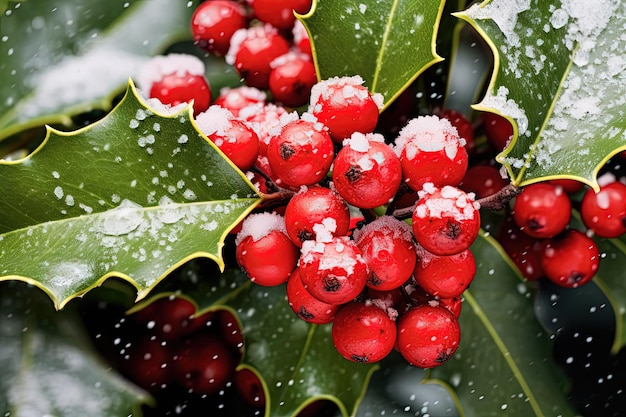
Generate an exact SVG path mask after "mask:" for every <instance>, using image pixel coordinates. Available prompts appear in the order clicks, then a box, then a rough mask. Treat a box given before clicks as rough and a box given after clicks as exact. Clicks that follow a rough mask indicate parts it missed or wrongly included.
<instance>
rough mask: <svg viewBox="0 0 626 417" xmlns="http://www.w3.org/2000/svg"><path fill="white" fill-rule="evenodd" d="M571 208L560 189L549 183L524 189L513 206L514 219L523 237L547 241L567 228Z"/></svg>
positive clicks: (532, 185) (566, 196)
mask: <svg viewBox="0 0 626 417" xmlns="http://www.w3.org/2000/svg"><path fill="white" fill-rule="evenodd" d="M571 211H572V205H571V203H570V199H569V196H568V195H567V193H565V192H564V191H563V189H562V188H560V187H558V186H555V185H552V184H549V183H545V182H543V183H535V184H531V185H527V186H526V187H524V189H523V190H522V192H521V193H520V194H519V195H518V196H517V197H516V198H515V202H514V203H513V219H514V220H515V223H517V225H518V226H519V227H520V228H521V230H522V231H524V233H527V234H528V235H530V236H532V237H536V238H550V237H553V236H556V235H557V234H559V233H561V232H562V231H563V230H564V229H565V226H567V225H568V224H569V220H570V217H571Z"/></svg>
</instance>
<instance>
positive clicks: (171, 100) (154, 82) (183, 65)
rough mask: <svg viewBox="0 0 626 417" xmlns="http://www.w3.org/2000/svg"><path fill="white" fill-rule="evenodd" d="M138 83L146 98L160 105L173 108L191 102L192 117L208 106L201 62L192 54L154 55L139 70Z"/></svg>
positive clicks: (206, 83) (205, 82)
mask: <svg viewBox="0 0 626 417" xmlns="http://www.w3.org/2000/svg"><path fill="white" fill-rule="evenodd" d="M138 82H139V87H140V89H141V90H142V91H145V92H146V94H148V97H150V98H156V99H158V100H159V101H161V103H163V104H168V105H171V106H177V105H179V104H182V103H190V102H192V101H193V109H194V114H198V113H201V112H203V111H205V110H206V109H208V108H209V105H210V104H211V88H210V87H209V83H208V81H207V79H206V78H205V75H204V63H203V62H202V61H201V60H200V59H199V58H197V57H195V56H193V55H188V54H169V55H163V56H156V57H154V58H152V59H151V60H149V61H148V62H147V63H146V64H145V65H144V66H143V67H142V68H141V72H140V74H139V76H138Z"/></svg>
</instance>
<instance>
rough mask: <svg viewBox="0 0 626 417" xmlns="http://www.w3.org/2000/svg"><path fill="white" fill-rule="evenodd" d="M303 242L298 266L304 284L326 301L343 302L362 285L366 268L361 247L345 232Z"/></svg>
mask: <svg viewBox="0 0 626 417" xmlns="http://www.w3.org/2000/svg"><path fill="white" fill-rule="evenodd" d="M325 237H326V238H327V239H325V241H323V242H322V241H319V239H320V236H319V234H318V236H317V238H318V241H313V240H307V241H305V242H304V243H303V244H302V254H301V256H300V261H299V268H300V277H301V279H302V284H304V287H305V288H306V289H307V291H309V292H310V293H311V295H313V296H314V297H315V298H317V299H319V300H320V301H323V302H325V303H327V304H333V305H338V304H345V303H347V302H348V301H351V300H352V299H354V298H355V297H356V296H357V295H359V294H360V293H361V291H363V289H364V288H365V281H366V280H367V277H368V274H369V271H368V269H367V264H366V263H365V260H364V259H363V257H362V255H361V251H360V250H359V248H358V247H357V246H356V245H355V244H354V242H353V241H352V240H350V239H349V238H348V237H346V236H340V237H328V236H325Z"/></svg>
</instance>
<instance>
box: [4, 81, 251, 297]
mask: <svg viewBox="0 0 626 417" xmlns="http://www.w3.org/2000/svg"><path fill="white" fill-rule="evenodd" d="M131 125H132V126H135V127H134V128H132V127H129V126H131ZM155 126H158V128H155ZM182 135H185V136H186V137H187V141H185V143H180V141H179V140H178V139H179V138H180V137H181V136H182ZM0 178H2V185H3V197H4V198H3V199H2V201H0V265H1V266H0V280H7V279H19V280H24V281H27V282H31V283H33V284H35V285H38V286H40V287H42V288H43V289H44V290H45V291H47V292H48V293H49V295H50V296H51V297H52V299H53V300H54V302H55V304H56V305H57V307H61V306H63V305H64V304H65V303H66V302H67V301H68V300H69V299H70V298H71V297H73V296H75V295H79V294H82V293H84V292H85V291H87V290H88V289H89V288H91V287H93V286H96V285H98V284H99V283H100V282H101V280H104V279H106V278H107V277H108V276H111V275H115V276H121V277H123V278H125V279H127V280H129V281H131V282H132V283H133V284H134V285H136V287H137V288H138V290H139V298H142V297H143V296H144V295H145V294H146V293H147V291H148V290H149V289H150V288H151V287H152V286H154V285H155V284H156V283H157V282H158V281H159V280H160V279H161V278H162V277H164V276H165V275H166V274H167V273H168V272H169V271H171V270H172V269H173V268H175V267H176V266H177V265H180V264H181V263H183V262H185V261H186V260H188V259H190V258H194V257H198V256H205V257H209V258H211V259H213V260H215V261H216V262H217V264H218V265H220V266H221V267H223V265H224V264H223V260H222V254H221V250H222V246H223V244H224V243H223V242H224V239H225V236H226V235H227V233H228V232H229V230H230V229H231V228H232V227H233V226H234V225H235V224H237V222H239V221H240V220H241V219H242V218H243V217H244V216H245V215H247V214H248V213H249V212H250V211H251V210H252V209H253V208H254V207H255V206H256V205H257V204H258V203H259V202H260V199H259V197H258V195H257V194H256V191H254V188H253V186H252V185H251V184H250V182H249V181H248V180H247V179H246V177H245V175H244V174H243V173H242V172H240V171H239V170H238V169H237V168H236V167H235V166H234V165H233V164H232V163H231V162H230V161H229V160H228V159H227V158H226V157H225V156H224V155H223V153H222V152H220V151H219V149H218V148H217V147H216V146H215V145H214V144H213V143H212V142H210V141H209V140H208V139H207V138H206V137H205V136H204V135H202V134H201V133H200V132H199V130H198V129H197V127H196V125H195V122H194V121H193V119H192V113H191V110H190V107H185V108H184V109H182V110H180V111H178V112H176V113H173V114H169V115H162V114H159V113H157V111H156V110H154V109H152V108H150V107H147V105H146V104H145V103H144V102H143V101H142V99H141V98H140V97H139V96H138V93H137V91H136V90H135V88H134V85H133V84H132V82H131V83H129V87H128V91H127V93H126V96H125V97H124V99H123V100H122V102H121V103H120V104H119V105H118V106H117V107H116V108H115V109H114V110H113V111H112V112H111V113H109V114H108V115H107V116H106V117H105V118H103V119H101V120H100V121H98V122H96V123H94V124H92V125H90V126H87V127H85V128H83V129H80V130H77V131H75V132H70V133H63V132H59V131H56V130H54V129H51V128H49V129H48V134H47V137H46V139H45V141H44V143H43V144H42V145H41V146H40V147H39V148H38V149H37V150H35V151H34V152H33V153H32V154H30V155H28V156H27V157H25V158H23V159H21V160H18V161H13V162H9V161H0Z"/></svg>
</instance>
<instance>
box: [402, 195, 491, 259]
mask: <svg viewBox="0 0 626 417" xmlns="http://www.w3.org/2000/svg"><path fill="white" fill-rule="evenodd" d="M419 194H420V199H419V200H418V201H417V204H416V205H415V210H414V211H413V216H412V220H413V223H412V227H413V235H414V236H415V240H417V243H419V244H420V245H421V246H422V247H423V248H424V249H426V250H427V251H428V252H431V253H433V254H435V255H453V254H455V253H459V252H462V251H464V250H465V249H467V248H469V247H470V245H471V244H472V243H473V242H474V240H475V239H476V237H477V236H478V232H479V230H480V216H479V212H478V203H476V202H475V201H474V199H473V198H472V197H471V195H468V194H466V193H465V192H463V191H461V190H460V189H458V188H456V187H452V186H449V185H447V186H444V187H443V188H436V187H433V186H432V184H430V183H427V184H425V186H424V189H423V190H422V191H420V192H419Z"/></svg>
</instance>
